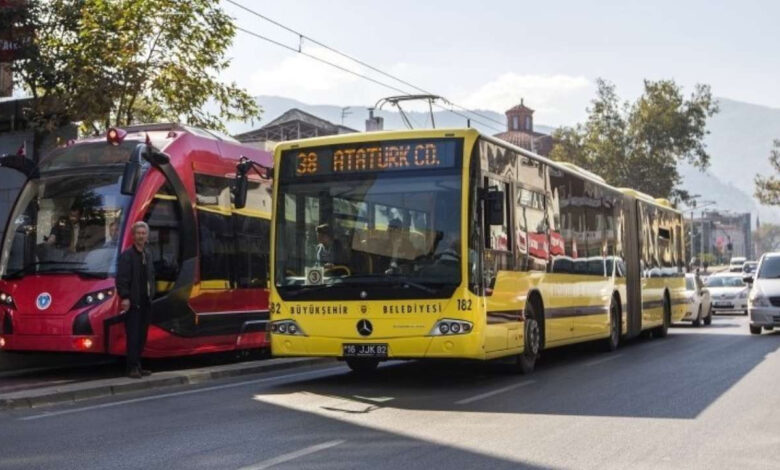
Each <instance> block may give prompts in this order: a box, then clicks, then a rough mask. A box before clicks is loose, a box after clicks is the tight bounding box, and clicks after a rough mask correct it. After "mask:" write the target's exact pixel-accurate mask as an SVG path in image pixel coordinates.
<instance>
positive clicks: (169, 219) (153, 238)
mask: <svg viewBox="0 0 780 470" xmlns="http://www.w3.org/2000/svg"><path fill="white" fill-rule="evenodd" d="M169 197H170V196H166V197H165V198H161V197H155V198H154V199H153V200H152V203H151V204H150V205H149V210H148V211H147V213H146V215H145V216H144V221H145V222H146V223H147V224H149V249H150V251H151V253H152V257H153V262H154V269H155V274H156V278H157V281H158V282H160V281H163V282H165V281H167V282H170V283H172V282H173V281H175V280H176V277H177V276H178V273H179V266H180V265H181V250H180V242H179V227H180V226H181V212H180V211H179V206H178V203H177V201H175V200H171V199H168V198H169ZM168 287H169V286H168ZM168 287H166V286H160V285H159V284H158V293H163V292H165V291H167V290H168Z"/></svg>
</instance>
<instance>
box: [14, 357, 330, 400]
mask: <svg viewBox="0 0 780 470" xmlns="http://www.w3.org/2000/svg"><path fill="white" fill-rule="evenodd" d="M333 361H334V360H333V359H327V358H282V359H264V360H258V361H251V362H241V363H237V364H225V365H217V366H209V367H201V368H196V369H185V370H180V371H166V372H157V373H154V374H152V375H151V376H149V377H145V378H143V379H131V378H127V377H113V378H104V379H98V380H90V381H86V382H78V383H70V384H65V385H54V386H49V387H39V388H31V389H26V390H16V391H12V392H7V393H0V410H7V409H14V408H36V407H39V406H47V405H54V404H58V403H72V402H76V401H79V400H86V399H91V398H99V397H107V396H111V395H120V394H123V393H128V392H136V391H140V390H149V389H154V388H162V387H171V386H174V385H188V384H189V385H193V384H199V383H203V382H208V381H210V380H217V379H224V378H228V377H238V376H243V375H250V374H259V373H264V372H272V371H277V370H285V369H295V368H301V367H307V366H313V365H317V364H323V363H328V362H333Z"/></svg>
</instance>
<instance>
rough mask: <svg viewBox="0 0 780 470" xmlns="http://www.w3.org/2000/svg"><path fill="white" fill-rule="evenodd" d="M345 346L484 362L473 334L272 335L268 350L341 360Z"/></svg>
mask: <svg viewBox="0 0 780 470" xmlns="http://www.w3.org/2000/svg"><path fill="white" fill-rule="evenodd" d="M344 344H387V346H388V348H387V359H421V358H437V359H441V358H463V359H485V352H484V350H483V348H482V343H481V341H480V340H479V337H478V335H476V334H462V335H447V336H416V337H406V338H373V339H370V340H367V339H363V338H360V339H357V338H330V337H322V336H290V335H278V334H272V335H271V351H272V354H273V355H274V356H317V357H343V345H344Z"/></svg>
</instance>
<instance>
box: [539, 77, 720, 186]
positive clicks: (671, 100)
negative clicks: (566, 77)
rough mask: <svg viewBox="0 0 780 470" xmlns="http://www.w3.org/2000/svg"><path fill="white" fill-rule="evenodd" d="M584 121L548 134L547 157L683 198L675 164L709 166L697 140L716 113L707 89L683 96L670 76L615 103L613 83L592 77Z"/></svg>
mask: <svg viewBox="0 0 780 470" xmlns="http://www.w3.org/2000/svg"><path fill="white" fill-rule="evenodd" d="M597 85H598V89H597V92H596V98H595V99H594V100H593V101H592V105H591V107H590V108H589V109H588V114H589V115H588V119H587V121H586V122H585V123H584V124H580V125H577V126H576V127H564V128H560V129H557V130H556V131H555V132H554V133H553V139H554V141H555V144H554V146H553V149H552V152H551V154H550V156H551V158H553V159H554V160H560V161H569V162H572V163H574V164H576V165H579V166H581V167H583V168H585V169H587V170H590V171H592V172H594V173H597V174H599V175H601V176H602V177H603V178H604V179H605V180H607V182H608V183H610V184H612V185H615V186H624V187H630V188H634V189H637V190H639V191H642V192H645V193H648V194H651V195H653V196H655V197H665V198H670V199H672V200H675V201H680V200H686V199H688V197H689V195H688V193H687V192H685V191H684V190H683V189H681V188H679V187H678V186H679V184H680V182H681V178H680V174H679V172H678V171H677V165H678V163H679V162H680V161H688V162H690V163H691V164H693V165H694V166H697V167H699V168H701V169H704V168H706V167H707V166H708V165H709V155H708V154H707V152H706V149H705V145H704V142H703V139H704V137H705V136H706V134H707V130H706V121H707V118H708V117H710V116H712V115H714V114H715V113H716V112H717V111H718V106H717V103H716V102H715V101H714V100H713V98H712V93H711V91H710V88H709V87H708V86H706V85H697V86H696V89H695V91H694V93H693V94H692V95H691V96H689V97H688V98H687V99H686V98H685V97H684V96H683V94H682V91H681V90H680V87H679V86H678V85H677V84H676V83H675V82H674V81H672V80H661V81H657V82H653V81H649V80H645V82H644V85H645V90H644V93H643V94H642V96H640V97H639V99H637V101H636V102H634V103H632V104H631V103H628V102H623V103H621V101H620V99H619V97H618V96H617V94H616V92H615V86H614V85H612V84H611V83H608V82H606V81H604V80H602V79H599V80H598V81H597Z"/></svg>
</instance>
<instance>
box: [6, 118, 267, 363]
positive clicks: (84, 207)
mask: <svg viewBox="0 0 780 470" xmlns="http://www.w3.org/2000/svg"><path fill="white" fill-rule="evenodd" d="M241 157H246V158H248V159H249V160H251V161H253V162H256V163H259V164H261V165H263V166H266V167H270V166H271V165H272V155H271V154H270V153H269V152H265V151H261V150H258V149H254V148H251V147H246V146H243V145H241V144H240V143H238V142H236V141H234V140H232V139H231V138H229V137H226V136H222V135H220V134H218V133H215V132H211V131H206V130H202V129H197V128H192V127H188V126H182V125H175V124H155V125H146V126H135V127H128V128H126V129H124V130H118V129H115V130H111V131H109V133H108V134H107V135H106V136H104V137H101V138H92V139H86V140H81V141H78V142H76V143H74V144H71V145H69V146H67V147H64V148H58V149H56V150H54V151H52V152H50V153H49V154H48V155H47V156H45V157H44V158H42V159H41V162H40V163H39V165H38V167H37V168H35V170H33V171H32V173H31V174H30V175H28V181H27V182H26V183H25V186H24V188H23V189H22V191H21V192H20V195H19V197H18V198H17V201H16V203H15V205H14V208H13V210H12V212H11V217H10V218H9V221H8V225H7V227H6V232H5V239H4V240H3V243H2V252H1V253H0V254H1V255H2V257H1V258H0V275H1V278H0V349H1V350H5V351H68V352H74V351H78V352H91V353H108V354H115V355H124V354H125V331H124V322H123V314H122V313H121V312H119V299H118V298H117V296H116V291H115V285H114V283H115V274H116V259H117V256H118V254H119V253H120V252H121V251H122V250H124V249H127V248H129V247H130V246H131V245H132V236H131V233H130V227H131V226H132V224H133V223H135V222H137V221H145V222H147V223H148V224H149V226H150V237H149V247H150V249H151V251H152V253H153V256H154V264H155V268H156V272H157V288H158V295H157V296H156V297H155V299H154V300H153V313H152V325H151V326H150V328H149V336H148V341H147V344H146V349H145V351H144V356H145V357H168V356H182V355H192V354H201V353H211V352H220V351H230V350H238V349H250V348H263V347H267V346H268V337H267V336H266V332H265V330H266V323H267V321H268V278H269V277H268V248H269V225H270V212H271V183H270V181H268V180H265V179H262V178H259V177H250V178H249V180H248V185H249V189H248V191H247V193H248V196H247V198H248V199H247V203H246V206H245V208H242V209H236V208H235V205H234V204H233V203H232V200H231V188H232V186H233V183H234V180H235V174H236V164H237V163H238V162H239V159H240V158H241ZM133 160H135V161H136V163H137V164H136V167H135V169H136V172H135V173H133V172H132V171H128V165H130V163H129V162H131V161H133ZM128 178H134V182H128V181H127V179H128ZM127 188H132V190H128V189H127Z"/></svg>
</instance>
